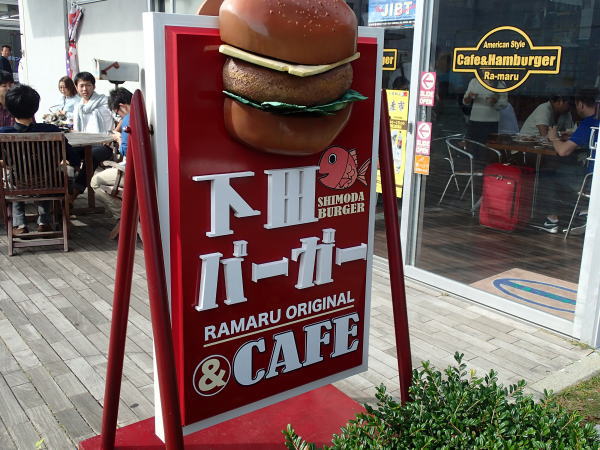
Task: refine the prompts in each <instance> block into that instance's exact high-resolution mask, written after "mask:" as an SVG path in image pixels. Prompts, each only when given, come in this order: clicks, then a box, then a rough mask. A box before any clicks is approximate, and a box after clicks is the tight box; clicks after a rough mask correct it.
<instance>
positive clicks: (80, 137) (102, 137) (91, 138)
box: [65, 131, 114, 211]
mask: <svg viewBox="0 0 600 450" xmlns="http://www.w3.org/2000/svg"><path fill="white" fill-rule="evenodd" d="M65 137H66V138H67V142H68V143H69V144H71V146H72V147H82V148H83V155H84V159H85V167H86V174H85V175H86V187H87V191H88V194H87V196H88V208H89V210H90V211H93V210H94V209H95V208H96V195H95V193H94V190H93V189H92V188H91V187H90V181H91V180H92V177H93V176H94V171H93V167H94V163H93V160H92V147H93V146H94V145H103V144H109V143H111V142H112V141H113V140H114V139H113V137H112V136H111V135H109V134H106V133H81V132H79V131H72V132H70V133H65Z"/></svg>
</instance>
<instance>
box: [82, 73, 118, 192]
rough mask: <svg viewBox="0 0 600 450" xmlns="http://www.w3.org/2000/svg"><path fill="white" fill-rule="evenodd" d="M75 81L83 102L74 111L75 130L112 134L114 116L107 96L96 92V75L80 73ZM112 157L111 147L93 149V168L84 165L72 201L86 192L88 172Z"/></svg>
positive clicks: (99, 146) (93, 170) (102, 146)
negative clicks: (109, 107)
mask: <svg viewBox="0 0 600 450" xmlns="http://www.w3.org/2000/svg"><path fill="white" fill-rule="evenodd" d="M73 81H74V82H75V87H76V88H77V93H78V94H79V96H80V97H81V101H80V102H79V103H78V104H77V105H75V109H74V111H73V129H74V130H75V131H81V132H84V133H106V134H108V133H110V131H111V130H112V129H113V127H114V119H113V115H112V113H111V111H110V109H108V99H107V98H106V96H105V95H102V94H98V93H97V92H95V89H96V79H95V78H94V75H92V74H91V73H89V72H79V73H78V74H77V75H75V78H74V80H73ZM112 156H113V151H112V149H111V148H110V147H107V146H105V145H98V146H95V147H93V148H92V160H93V167H92V168H91V169H90V168H88V167H86V166H85V163H84V165H83V168H82V169H81V170H80V171H79V174H78V175H77V178H75V181H74V182H73V188H72V200H73V199H74V198H75V197H77V196H78V195H79V194H81V193H82V192H83V191H84V190H85V188H86V185H87V182H86V180H87V178H86V174H87V171H88V170H91V171H92V173H93V172H95V171H96V169H97V168H98V165H99V164H100V163H101V162H102V161H106V160H108V159H111V158H112Z"/></svg>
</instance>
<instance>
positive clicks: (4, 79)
mask: <svg viewBox="0 0 600 450" xmlns="http://www.w3.org/2000/svg"><path fill="white" fill-rule="evenodd" d="M13 84H14V80H13V74H12V73H11V72H7V71H6V70H0V127H10V126H11V125H14V123H15V118H14V117H13V116H12V114H11V113H10V112H9V111H8V109H6V104H5V102H4V98H5V96H6V93H7V92H8V90H9V89H10V88H11V87H12V86H13Z"/></svg>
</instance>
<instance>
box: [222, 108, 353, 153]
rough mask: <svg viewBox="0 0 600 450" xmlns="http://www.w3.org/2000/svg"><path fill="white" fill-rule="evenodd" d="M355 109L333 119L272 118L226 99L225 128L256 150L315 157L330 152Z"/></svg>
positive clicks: (280, 115) (297, 116)
mask: <svg viewBox="0 0 600 450" xmlns="http://www.w3.org/2000/svg"><path fill="white" fill-rule="evenodd" d="M351 112H352V105H351V104H350V105H348V106H346V107H345V108H344V109H342V110H341V111H338V112H336V113H335V114H334V115H331V116H310V115H305V116H300V115H283V114H273V113H269V112H265V111H261V110H259V109H256V108H253V107H252V106H247V105H244V104H242V103H240V102H237V101H235V100H232V99H230V98H226V99H225V105H224V118H225V128H226V129H227V132H228V133H229V135H230V136H231V137H233V138H234V139H235V140H237V141H239V142H242V143H243V144H246V145H248V146H250V147H252V148H254V149H256V150H260V151H263V152H267V153H276V154H279V155H314V154H315V153H319V152H321V151H323V150H325V149H326V148H327V146H328V145H329V144H331V143H332V142H333V140H334V139H335V138H336V137H337V135H338V134H339V133H340V131H342V129H343V128H344V127H345V126H346V123H347V122H348V119H349V118H350V113H351Z"/></svg>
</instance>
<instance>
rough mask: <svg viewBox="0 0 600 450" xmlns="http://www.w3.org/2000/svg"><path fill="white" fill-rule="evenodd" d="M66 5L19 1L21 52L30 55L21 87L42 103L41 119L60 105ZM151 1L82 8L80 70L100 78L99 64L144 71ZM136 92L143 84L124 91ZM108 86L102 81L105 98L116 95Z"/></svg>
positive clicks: (59, 0) (63, 0)
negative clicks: (144, 18) (145, 27)
mask: <svg viewBox="0 0 600 450" xmlns="http://www.w3.org/2000/svg"><path fill="white" fill-rule="evenodd" d="M69 3H70V2H69V1H67V0H19V9H20V12H21V27H22V30H21V32H22V46H23V49H24V51H25V55H26V69H25V76H24V77H23V80H22V82H24V83H27V84H30V85H31V86H33V87H34V88H35V89H36V90H37V91H38V92H39V93H40V96H41V97H42V100H41V104H40V109H39V113H38V114H37V115H36V119H37V120H38V121H41V116H42V114H43V113H45V112H47V111H48V108H49V107H50V106H52V105H54V104H56V103H57V101H58V98H59V95H60V94H59V92H58V80H59V78H60V77H62V76H64V75H66V64H65V55H66V49H67V11H68V5H69ZM147 3H148V2H147V0H128V1H126V2H125V1H122V0H104V1H99V2H96V3H89V4H85V5H82V8H83V20H82V22H81V24H80V28H79V40H78V46H77V49H78V54H79V70H80V71H88V72H91V73H93V74H94V75H96V73H95V64H94V58H96V59H104V60H111V59H112V60H115V61H121V62H131V63H137V64H139V66H140V68H141V67H142V63H143V58H144V42H143V36H142V13H143V12H145V11H147ZM122 86H123V87H126V88H127V89H129V90H131V91H132V92H133V91H134V90H135V89H137V88H139V87H140V83H130V82H128V83H125V84H123V85H122ZM113 87H114V85H112V84H111V83H110V82H108V81H104V80H98V81H97V82H96V90H97V91H98V92H100V93H103V94H108V92H109V91H110V90H111V89H113Z"/></svg>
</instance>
